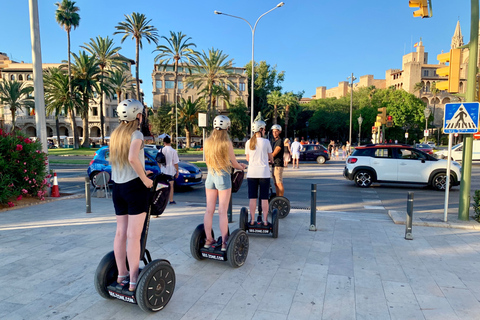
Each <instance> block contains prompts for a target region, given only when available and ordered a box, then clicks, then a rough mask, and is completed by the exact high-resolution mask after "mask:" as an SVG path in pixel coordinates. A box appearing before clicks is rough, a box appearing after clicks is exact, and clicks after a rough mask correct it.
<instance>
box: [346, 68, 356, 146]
mask: <svg viewBox="0 0 480 320" xmlns="http://www.w3.org/2000/svg"><path fill="white" fill-rule="evenodd" d="M347 80H350V129H349V130H348V142H350V145H351V144H352V109H353V81H355V80H357V78H355V77H354V76H353V72H352V76H351V77H347Z"/></svg>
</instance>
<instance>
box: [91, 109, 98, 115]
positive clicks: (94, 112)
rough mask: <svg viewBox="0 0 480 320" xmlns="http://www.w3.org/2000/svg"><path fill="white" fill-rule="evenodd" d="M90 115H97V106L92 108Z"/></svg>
mask: <svg viewBox="0 0 480 320" xmlns="http://www.w3.org/2000/svg"><path fill="white" fill-rule="evenodd" d="M92 115H93V116H98V108H97V107H93V108H92Z"/></svg>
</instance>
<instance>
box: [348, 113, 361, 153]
mask: <svg viewBox="0 0 480 320" xmlns="http://www.w3.org/2000/svg"><path fill="white" fill-rule="evenodd" d="M357 120H358V146H360V137H361V132H362V122H363V118H362V115H361V114H360V117H358V119H357ZM350 144H352V142H351V141H350Z"/></svg>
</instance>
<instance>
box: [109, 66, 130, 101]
mask: <svg viewBox="0 0 480 320" xmlns="http://www.w3.org/2000/svg"><path fill="white" fill-rule="evenodd" d="M108 82H109V83H110V86H111V87H112V90H113V91H115V93H116V94H117V101H122V100H123V99H122V92H125V93H128V92H134V89H133V82H134V80H133V79H132V77H131V76H130V75H129V74H127V73H125V72H124V71H122V70H112V71H110V72H109V77H108Z"/></svg>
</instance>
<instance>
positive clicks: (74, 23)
mask: <svg viewBox="0 0 480 320" xmlns="http://www.w3.org/2000/svg"><path fill="white" fill-rule="evenodd" d="M55 5H56V6H57V10H56V11H55V20H57V23H58V24H59V25H60V27H62V28H63V29H64V30H65V31H67V43H68V79H69V92H70V96H71V97H72V101H73V96H72V94H73V89H72V73H71V69H70V68H71V63H70V31H71V30H72V28H73V29H74V30H75V29H76V28H77V27H78V25H79V24H80V15H79V14H78V11H80V9H79V8H78V7H76V6H75V1H70V0H62V2H57V3H55ZM69 110H70V112H69V113H70V121H71V122H72V125H73V128H74V129H73V140H74V148H75V149H78V148H79V144H80V143H79V139H78V130H77V126H76V122H75V108H73V107H70V108H69Z"/></svg>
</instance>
